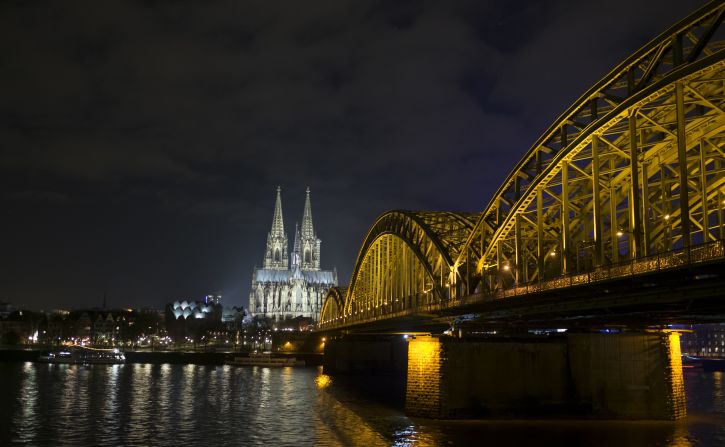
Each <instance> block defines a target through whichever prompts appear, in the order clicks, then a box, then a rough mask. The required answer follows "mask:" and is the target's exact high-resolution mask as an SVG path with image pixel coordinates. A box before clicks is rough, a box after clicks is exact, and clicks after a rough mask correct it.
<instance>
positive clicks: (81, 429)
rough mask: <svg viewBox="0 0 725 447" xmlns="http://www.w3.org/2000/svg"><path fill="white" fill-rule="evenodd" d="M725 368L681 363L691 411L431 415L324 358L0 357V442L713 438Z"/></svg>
mask: <svg viewBox="0 0 725 447" xmlns="http://www.w3.org/2000/svg"><path fill="white" fill-rule="evenodd" d="M724 378H725V374H723V373H720V372H713V373H706V372H702V371H698V370H686V371H685V385H686V389H687V397H688V409H689V416H688V418H687V419H686V420H684V421H679V422H657V421H637V422H632V421H621V422H610V421H571V420H554V421H531V420H527V421H501V420H493V421H431V420H425V419H414V418H408V417H406V416H405V415H404V414H403V412H402V410H401V409H400V408H399V407H398V406H397V405H392V404H390V403H385V401H384V400H380V399H377V398H372V397H370V394H368V393H360V392H359V391H352V390H350V389H349V387H347V386H344V385H342V384H341V383H339V381H335V380H332V379H330V378H329V377H327V376H324V375H321V372H320V371H319V370H318V369H317V368H276V369H271V368H261V367H232V366H216V367H215V366H201V365H168V364H165V365H152V364H126V365H92V366H77V365H50V364H40V363H31V362H2V363H0V446H6V445H40V446H44V445H49V446H50V445H53V446H55V445H82V446H97V445H108V446H111V445H113V446H116V445H128V446H145V445H156V446H178V445H189V446H191V445H194V446H207V445H208V446H217V445H230V446H268V447H276V446H312V445H315V446H364V447H373V446H378V445H379V446H448V445H455V446H458V445H461V446H463V445H488V444H490V445H496V446H497V447H499V446H502V445H533V446H544V447H545V446H557V447H563V446H579V445H587V446H594V447H596V446H617V447H627V446H638V447H640V446H678V447H680V446H683V447H684V446H716V445H725V396H724V395H723V379H724Z"/></svg>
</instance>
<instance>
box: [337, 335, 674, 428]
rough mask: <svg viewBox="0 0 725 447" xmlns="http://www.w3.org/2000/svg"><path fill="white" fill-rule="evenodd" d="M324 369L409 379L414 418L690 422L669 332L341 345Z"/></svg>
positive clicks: (350, 341)
mask: <svg viewBox="0 0 725 447" xmlns="http://www.w3.org/2000/svg"><path fill="white" fill-rule="evenodd" d="M324 369H325V372H326V373H328V374H332V375H336V374H350V373H353V374H354V373H359V374H363V377H365V376H367V375H368V374H373V373H377V374H379V373H384V374H388V375H397V376H399V377H401V378H404V383H405V397H404V399H405V411H406V414H408V415H409V416H418V417H428V418H468V417H498V418H500V417H531V416H535V417H572V416H574V417H587V418H605V419H660V420H675V419H680V418H682V417H684V416H685V415H686V410H685V391H684V384H683V377H682V365H681V358H680V341H679V335H678V334H677V333H671V332H621V333H571V334H562V335H557V336H553V337H544V338H529V337H519V338H516V337H492V338H466V337H463V338H455V337H449V336H420V335H418V336H415V337H412V336H411V337H408V338H407V339H404V338H403V337H402V336H400V335H398V336H389V337H378V338H376V339H372V338H367V339H355V338H350V339H346V338H343V339H340V340H335V341H334V342H333V343H329V344H328V346H326V349H325V364H324ZM363 380H365V379H363Z"/></svg>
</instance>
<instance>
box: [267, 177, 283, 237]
mask: <svg viewBox="0 0 725 447" xmlns="http://www.w3.org/2000/svg"><path fill="white" fill-rule="evenodd" d="M270 235H271V236H273V237H280V236H283V235H284V219H283V218H282V187H281V186H278V187H277V201H276V202H275V204H274V217H273V218H272V231H271V232H270Z"/></svg>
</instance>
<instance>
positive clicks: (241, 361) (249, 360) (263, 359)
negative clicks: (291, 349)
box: [226, 352, 305, 366]
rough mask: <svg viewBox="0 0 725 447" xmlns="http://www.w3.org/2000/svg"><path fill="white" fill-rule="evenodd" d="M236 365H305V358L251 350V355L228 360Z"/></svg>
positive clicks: (228, 363)
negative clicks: (300, 358) (274, 355)
mask: <svg viewBox="0 0 725 447" xmlns="http://www.w3.org/2000/svg"><path fill="white" fill-rule="evenodd" d="M226 364H227V365H234V366H305V361H304V360H297V359H296V358H294V357H272V353H271V352H250V353H249V357H234V360H230V361H227V362H226Z"/></svg>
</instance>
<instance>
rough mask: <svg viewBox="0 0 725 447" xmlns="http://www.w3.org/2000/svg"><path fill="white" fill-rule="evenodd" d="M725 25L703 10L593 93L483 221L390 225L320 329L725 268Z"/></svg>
mask: <svg viewBox="0 0 725 447" xmlns="http://www.w3.org/2000/svg"><path fill="white" fill-rule="evenodd" d="M724 11H725V6H723V4H722V2H713V3H711V4H709V5H707V6H705V7H703V8H701V9H700V10H699V11H697V12H695V13H694V14H692V15H691V16H689V17H687V18H685V19H683V20H682V21H681V22H679V23H677V24H676V25H674V26H673V27H671V28H670V29H669V30H667V31H666V32H664V33H662V34H661V35H660V36H658V37H657V38H655V39H654V40H653V41H651V42H650V43H648V44H647V45H645V46H644V47H643V48H641V49H640V50H638V51H637V52H635V53H634V54H633V55H631V56H630V57H629V58H627V59H626V60H625V61H624V62H622V63H621V64H620V65H619V66H618V67H617V68H615V69H614V70H612V71H611V72H610V73H609V74H608V75H607V76H605V77H604V78H603V79H602V80H601V81H599V82H598V83H597V84H595V85H594V86H593V87H592V88H591V89H590V90H589V91H587V92H586V93H585V94H584V95H582V97H581V98H579V100H577V101H576V102H575V103H574V105H572V106H571V107H570V108H569V109H568V110H567V111H566V112H565V113H564V114H562V115H561V116H560V117H559V118H558V119H557V120H556V121H555V122H554V123H553V124H552V125H551V126H550V127H549V128H548V130H547V131H546V132H545V133H544V134H543V135H542V136H541V137H540V138H539V139H538V140H537V141H536V143H535V144H534V145H533V147H531V149H529V151H528V152H527V153H526V154H525V155H524V157H523V158H522V159H521V161H520V162H519V163H518V164H517V165H516V166H515V167H514V169H513V171H512V172H511V174H509V176H508V177H507V178H506V180H505V181H504V183H503V184H502V185H501V187H500V188H499V189H498V191H497V192H496V193H495V195H494V196H493V198H492V199H491V200H490V202H489V203H488V204H487V206H486V207H485V208H484V209H483V211H482V212H481V213H480V214H460V213H447V212H411V211H391V212H388V213H385V214H383V215H382V216H381V217H380V218H379V219H378V220H377V221H376V222H375V224H374V225H373V226H372V228H371V229H370V231H369V232H368V234H367V236H366V238H365V240H364V243H363V246H362V248H361V249H360V253H359V255H358V258H357V262H356V264H355V269H354V273H353V276H352V279H351V283H350V287H349V288H347V289H345V290H338V291H334V292H333V293H331V294H330V296H329V297H328V301H330V300H332V301H331V302H330V304H329V305H328V304H327V303H325V305H324V306H323V310H322V313H321V315H320V327H321V328H323V329H324V328H331V327H340V326H346V325H354V324H360V323H365V322H371V321H375V320H380V319H386V318H392V317H395V316H399V315H403V314H406V313H410V312H412V311H424V310H431V309H440V308H443V307H448V308H451V307H456V306H458V305H460V304H461V303H462V301H466V299H467V297H471V296H480V295H485V296H488V297H493V298H504V297H507V296H511V295H521V294H527V293H531V292H532V291H533V292H535V291H539V290H542V289H551V288H562V287H568V286H571V285H574V284H578V283H580V282H596V281H605V280H610V279H612V278H613V277H617V276H625V275H630V276H631V275H637V274H642V273H647V272H652V271H658V270H663V269H668V268H674V267H677V266H679V265H682V264H683V262H688V263H689V262H708V261H711V260H712V259H721V258H722V257H723V240H725V223H724V222H723V220H724V219H725V175H724V174H723V173H724V172H725V76H723V75H724V74H725V71H724V70H723V67H724V66H725V27H722V26H721V24H722V19H723V13H724Z"/></svg>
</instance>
